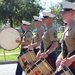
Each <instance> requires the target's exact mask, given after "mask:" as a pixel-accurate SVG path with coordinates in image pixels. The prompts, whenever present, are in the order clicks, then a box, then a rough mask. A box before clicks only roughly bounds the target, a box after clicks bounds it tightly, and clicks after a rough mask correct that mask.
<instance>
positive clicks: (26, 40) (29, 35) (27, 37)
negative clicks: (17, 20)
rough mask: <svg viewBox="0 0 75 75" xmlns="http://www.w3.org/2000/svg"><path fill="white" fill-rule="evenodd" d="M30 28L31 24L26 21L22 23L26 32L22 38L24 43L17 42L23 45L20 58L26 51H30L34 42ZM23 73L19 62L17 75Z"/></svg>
mask: <svg viewBox="0 0 75 75" xmlns="http://www.w3.org/2000/svg"><path fill="white" fill-rule="evenodd" d="M29 26H30V23H29V22H27V21H24V20H23V21H22V28H23V30H24V31H25V33H24V35H23V37H22V41H20V40H18V39H17V40H16V42H17V43H20V45H21V52H20V55H19V57H20V56H21V55H23V54H24V52H25V51H26V50H28V45H29V44H31V41H32V32H31V31H30V30H29ZM22 72H23V70H22V67H21V65H20V63H19V62H18V64H17V69H16V75H22Z"/></svg>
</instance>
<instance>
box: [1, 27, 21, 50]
mask: <svg viewBox="0 0 75 75" xmlns="http://www.w3.org/2000/svg"><path fill="white" fill-rule="evenodd" d="M17 38H18V39H19V40H21V37H20V34H19V32H18V31H17V30H16V29H14V28H10V27H9V28H5V29H4V30H2V31H1V32H0V46H1V47H2V48H3V49H5V50H13V49H15V48H16V47H18V46H19V43H16V40H17Z"/></svg>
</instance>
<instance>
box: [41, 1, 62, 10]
mask: <svg viewBox="0 0 75 75" xmlns="http://www.w3.org/2000/svg"><path fill="white" fill-rule="evenodd" d="M62 1H63V0H41V3H42V6H43V7H44V8H46V9H48V8H49V7H50V6H51V5H55V4H57V3H58V2H62Z"/></svg>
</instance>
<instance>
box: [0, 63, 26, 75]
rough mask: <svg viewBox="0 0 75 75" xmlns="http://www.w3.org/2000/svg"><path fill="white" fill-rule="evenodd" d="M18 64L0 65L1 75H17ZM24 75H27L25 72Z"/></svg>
mask: <svg viewBox="0 0 75 75" xmlns="http://www.w3.org/2000/svg"><path fill="white" fill-rule="evenodd" d="M16 66H17V64H16V63H13V64H0V75H15V71H16ZM22 75H25V73H24V72H23V74H22Z"/></svg>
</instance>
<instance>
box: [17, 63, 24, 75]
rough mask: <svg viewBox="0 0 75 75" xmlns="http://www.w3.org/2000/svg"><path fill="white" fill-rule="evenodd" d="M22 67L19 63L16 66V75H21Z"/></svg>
mask: <svg viewBox="0 0 75 75" xmlns="http://www.w3.org/2000/svg"><path fill="white" fill-rule="evenodd" d="M22 72H23V70H22V67H21V66H20V64H19V62H18V64H17V69H16V75H22Z"/></svg>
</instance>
